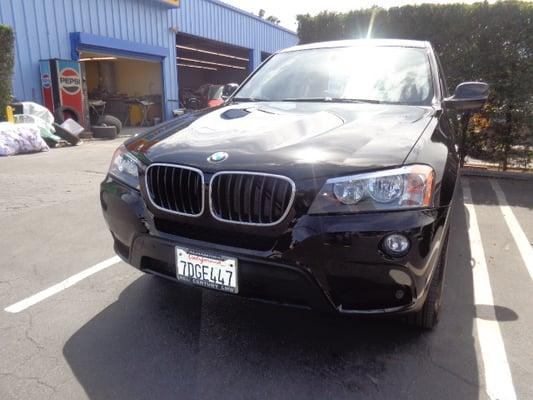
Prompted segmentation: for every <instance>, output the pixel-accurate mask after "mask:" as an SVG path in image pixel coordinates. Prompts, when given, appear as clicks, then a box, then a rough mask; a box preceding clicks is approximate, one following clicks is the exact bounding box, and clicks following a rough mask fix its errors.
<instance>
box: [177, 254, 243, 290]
mask: <svg viewBox="0 0 533 400" xmlns="http://www.w3.org/2000/svg"><path fill="white" fill-rule="evenodd" d="M176 276H177V278H178V280H180V281H185V282H190V283H193V284H195V285H198V286H203V287H207V288H210V289H217V290H223V291H225V292H230V293H237V292H238V291H239V288H238V284H237V259H236V258H231V257H226V256H219V255H213V254H206V253H203V252H201V251H193V250H189V249H183V248H180V247H176Z"/></svg>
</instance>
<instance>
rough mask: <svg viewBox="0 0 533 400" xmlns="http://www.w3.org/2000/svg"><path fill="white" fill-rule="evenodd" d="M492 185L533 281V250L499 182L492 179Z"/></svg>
mask: <svg viewBox="0 0 533 400" xmlns="http://www.w3.org/2000/svg"><path fill="white" fill-rule="evenodd" d="M490 184H491V185H492V189H493V190H494V192H496V197H497V198H498V203H500V211H501V212H502V214H503V218H504V219H505V222H506V223H507V226H508V227H509V230H510V231H511V235H513V238H514V241H515V243H516V245H517V246H518V251H519V252H520V255H521V256H522V260H524V264H526V268H527V270H528V271H529V277H530V278H531V279H533V248H532V247H531V244H530V243H529V240H528V238H527V236H526V234H525V233H524V231H523V230H522V227H521V226H520V224H519V223H518V220H517V219H516V217H515V215H514V213H513V210H512V209H511V207H509V203H507V198H506V197H505V194H504V193H503V190H502V188H501V186H500V184H499V183H498V181H495V180H493V179H491V180H490Z"/></svg>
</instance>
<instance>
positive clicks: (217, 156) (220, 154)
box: [207, 151, 229, 163]
mask: <svg viewBox="0 0 533 400" xmlns="http://www.w3.org/2000/svg"><path fill="white" fill-rule="evenodd" d="M228 157H229V154H228V153H226V152H225V151H217V152H216V153H213V154H211V155H210V156H209V157H207V161H209V162H210V163H219V162H222V161H224V160H226V159H227V158H228Z"/></svg>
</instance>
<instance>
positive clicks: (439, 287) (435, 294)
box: [406, 233, 448, 330]
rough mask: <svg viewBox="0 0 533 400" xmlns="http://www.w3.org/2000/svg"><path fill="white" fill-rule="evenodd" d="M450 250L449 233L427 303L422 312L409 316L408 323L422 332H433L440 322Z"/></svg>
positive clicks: (430, 287)
mask: <svg viewBox="0 0 533 400" xmlns="http://www.w3.org/2000/svg"><path fill="white" fill-rule="evenodd" d="M447 249H448V233H447V234H446V239H445V240H444V245H443V248H442V253H441V255H440V259H439V263H438V265H437V267H436V270H435V272H434V274H433V277H432V278H431V283H430V285H429V289H428V295H427V297H426V301H425V302H424V305H423V306H422V309H421V310H420V311H417V312H414V313H411V314H408V315H407V316H406V322H407V324H408V325H411V326H414V327H416V328H418V329H420V330H431V329H433V328H434V327H435V326H436V325H437V324H438V322H439V317H440V312H441V307H442V292H443V288H444V271H445V269H446V254H447Z"/></svg>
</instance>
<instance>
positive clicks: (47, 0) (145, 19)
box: [0, 0, 297, 115]
mask: <svg viewBox="0 0 533 400" xmlns="http://www.w3.org/2000/svg"><path fill="white" fill-rule="evenodd" d="M0 23H2V24H7V25H10V26H12V27H14V29H15V35H16V48H15V51H16V59H15V61H16V65H15V76H14V79H13V91H14V94H15V96H16V97H17V98H19V99H22V100H33V101H37V102H41V89H40V82H39V73H38V60H39V59H47V58H63V59H70V58H71V48H70V36H69V34H70V33H71V32H85V33H90V34H94V35H99V36H105V37H110V38H114V39H122V40H128V41H131V42H138V43H143V44H148V45H152V46H160V47H165V48H167V49H168V56H167V57H166V58H165V61H164V63H163V72H164V85H165V97H166V98H167V99H176V98H177V97H178V86H177V82H178V80H177V69H176V47H175V35H174V34H173V33H172V32H171V31H170V30H169V28H170V27H177V28H178V29H179V30H180V31H181V32H185V33H188V34H191V35H196V36H200V37H205V38H208V39H212V40H217V41H220V42H225V43H229V44H233V45H237V46H241V47H246V48H249V49H253V54H254V60H253V61H254V66H257V65H258V64H259V60H260V54H261V51H265V52H269V53H271V52H274V51H276V50H279V49H281V48H284V47H288V46H292V45H294V44H296V42H297V38H296V35H294V34H293V33H292V32H289V31H287V30H285V29H282V28H279V27H275V26H273V25H272V24H270V23H267V22H265V21H262V20H260V19H258V18H256V17H253V16H252V15H250V14H248V13H246V12H243V11H241V10H238V9H236V8H234V7H231V6H228V5H226V4H224V3H221V2H219V1H217V0H182V4H181V6H180V8H178V9H170V10H169V9H168V8H167V7H166V6H164V5H162V4H160V3H159V1H157V0H0ZM171 106H172V105H171V104H168V105H167V107H166V108H167V115H168V111H169V109H170V108H171Z"/></svg>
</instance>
